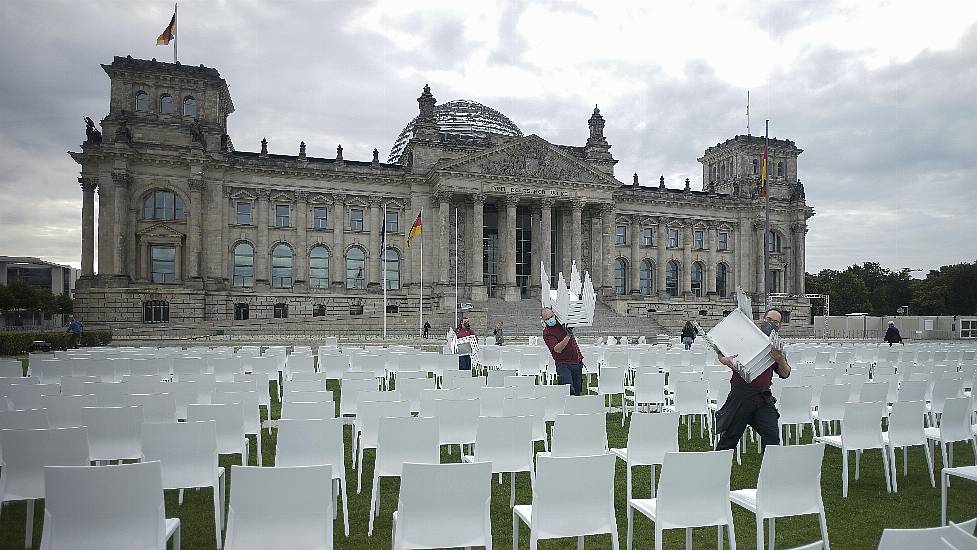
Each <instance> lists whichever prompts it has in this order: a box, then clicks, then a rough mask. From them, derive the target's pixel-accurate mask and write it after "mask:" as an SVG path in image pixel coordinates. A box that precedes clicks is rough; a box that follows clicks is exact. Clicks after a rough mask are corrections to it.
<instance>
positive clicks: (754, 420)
mask: <svg viewBox="0 0 977 550" xmlns="http://www.w3.org/2000/svg"><path fill="white" fill-rule="evenodd" d="M729 399H734V396H732V395H730V397H729ZM725 407H726V405H723V408H725ZM727 414H731V415H732V417H731V418H729V420H728V421H725V419H724V422H723V423H726V424H727V425H726V426H725V429H724V431H723V432H722V433H721V434H720V436H719V443H717V444H716V450H717V451H722V450H724V449H735V448H736V445H737V444H738V443H739V442H740V439H741V438H742V437H743V432H744V431H746V427H747V426H751V427H752V428H753V429H754V430H756V432H757V433H758V434H760V444H761V445H763V446H764V447H766V446H767V445H780V426H779V425H778V424H777V420H778V419H779V418H780V413H779V412H777V407H776V406H775V405H774V403H772V402H771V403H767V402H765V401H763V402H760V403H757V402H755V401H754V400H753V399H752V398H751V397H746V398H743V399H742V400H741V402H740V404H739V406H738V407H736V408H735V410H733V411H730V412H729V413H727ZM717 422H718V421H717Z"/></svg>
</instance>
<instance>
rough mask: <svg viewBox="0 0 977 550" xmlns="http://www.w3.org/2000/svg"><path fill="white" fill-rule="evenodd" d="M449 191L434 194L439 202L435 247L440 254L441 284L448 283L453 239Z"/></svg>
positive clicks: (439, 276)
mask: <svg viewBox="0 0 977 550" xmlns="http://www.w3.org/2000/svg"><path fill="white" fill-rule="evenodd" d="M448 198H449V197H448V194H447V193H443V192H442V193H438V194H436V195H435V196H434V199H435V200H436V201H437V202H438V222H437V225H435V242H436V243H437V246H436V247H435V248H436V250H437V254H438V278H437V282H438V283H440V284H447V283H448V263H449V259H450V258H449V257H448V252H449V250H448V247H449V246H450V244H451V239H450V238H449V235H448V231H449V230H450V228H449V226H448V216H449V212H450V211H451V203H450V202H448Z"/></svg>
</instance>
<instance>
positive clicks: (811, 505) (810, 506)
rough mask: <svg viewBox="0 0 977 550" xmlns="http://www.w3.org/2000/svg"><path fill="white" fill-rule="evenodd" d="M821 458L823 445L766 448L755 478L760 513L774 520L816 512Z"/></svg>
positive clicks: (822, 456) (819, 505) (818, 504)
mask: <svg viewBox="0 0 977 550" xmlns="http://www.w3.org/2000/svg"><path fill="white" fill-rule="evenodd" d="M775 447H776V448H775ZM823 458H824V443H814V444H812V445H790V446H786V445H785V446H780V445H770V446H768V447H767V448H766V450H764V452H763V462H762V463H761V464H760V475H759V478H758V479H757V508H758V509H759V511H760V513H761V514H762V515H772V516H775V517H776V516H799V515H802V514H815V513H817V512H818V511H819V510H820V509H821V507H822V500H821V461H822V459H823Z"/></svg>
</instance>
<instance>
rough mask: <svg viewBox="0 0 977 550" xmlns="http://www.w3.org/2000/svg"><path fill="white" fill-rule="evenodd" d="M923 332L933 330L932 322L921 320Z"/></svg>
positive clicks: (930, 320)
mask: <svg viewBox="0 0 977 550" xmlns="http://www.w3.org/2000/svg"><path fill="white" fill-rule="evenodd" d="M923 330H933V320H932V319H924V320H923Z"/></svg>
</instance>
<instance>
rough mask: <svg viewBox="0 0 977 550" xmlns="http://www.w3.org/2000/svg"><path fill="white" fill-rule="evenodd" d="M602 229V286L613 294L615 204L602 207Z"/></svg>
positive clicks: (608, 292)
mask: <svg viewBox="0 0 977 550" xmlns="http://www.w3.org/2000/svg"><path fill="white" fill-rule="evenodd" d="M600 218H601V224H600V230H601V258H602V260H601V267H602V269H601V271H602V272H603V276H602V278H601V283H600V285H601V287H603V288H605V289H609V290H606V291H605V292H606V293H607V294H613V292H614V290H613V287H614V205H613V204H605V205H603V206H601V209H600Z"/></svg>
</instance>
